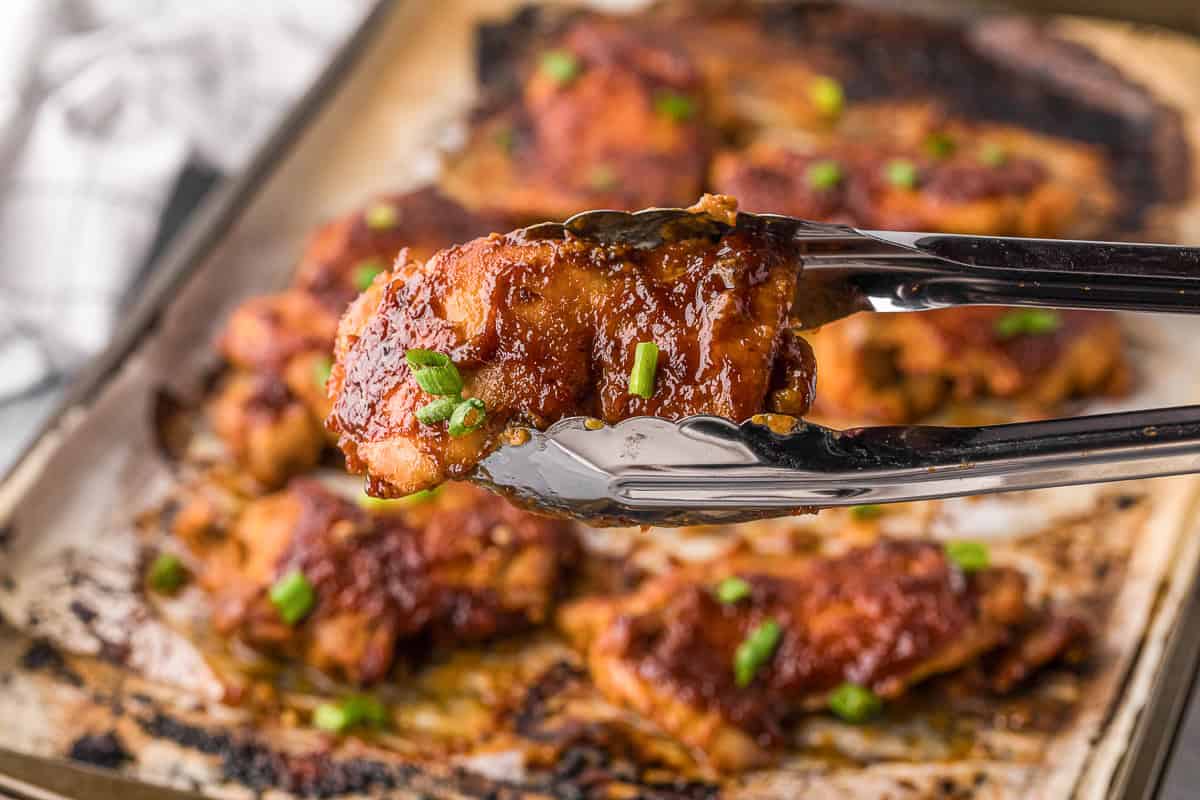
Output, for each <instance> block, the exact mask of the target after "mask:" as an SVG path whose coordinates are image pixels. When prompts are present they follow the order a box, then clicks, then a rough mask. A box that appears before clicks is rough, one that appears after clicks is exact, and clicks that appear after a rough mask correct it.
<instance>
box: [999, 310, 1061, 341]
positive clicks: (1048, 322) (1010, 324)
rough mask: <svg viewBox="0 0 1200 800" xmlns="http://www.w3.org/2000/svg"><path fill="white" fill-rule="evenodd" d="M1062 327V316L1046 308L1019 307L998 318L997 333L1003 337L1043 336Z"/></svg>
mask: <svg viewBox="0 0 1200 800" xmlns="http://www.w3.org/2000/svg"><path fill="white" fill-rule="evenodd" d="M1061 327H1062V316H1061V315H1059V313H1058V312H1057V311H1050V310H1049V309H1045V308H1018V309H1014V310H1013V311H1009V312H1008V313H1006V314H1005V315H1004V316H1002V317H1000V318H998V319H997V320H996V324H995V331H996V335H997V336H999V337H1000V338H1001V339H1012V338H1013V337H1014V336H1042V335H1044V334H1047V333H1054V332H1055V331H1056V330H1058V329H1059V328H1061Z"/></svg>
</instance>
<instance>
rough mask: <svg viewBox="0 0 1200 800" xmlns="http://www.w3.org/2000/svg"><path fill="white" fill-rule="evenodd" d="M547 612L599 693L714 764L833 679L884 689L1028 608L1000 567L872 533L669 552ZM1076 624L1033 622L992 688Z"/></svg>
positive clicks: (1000, 636) (1054, 647)
mask: <svg viewBox="0 0 1200 800" xmlns="http://www.w3.org/2000/svg"><path fill="white" fill-rule="evenodd" d="M727 580H728V581H732V582H736V584H735V585H736V588H738V589H739V590H740V591H739V592H737V593H736V595H735V594H730V593H728V592H727V590H728V586H729V584H728V583H726V581H727ZM559 621H560V625H561V626H562V628H563V629H564V631H565V632H566V633H567V635H568V636H569V637H570V638H572V639H573V640H574V641H575V643H576V644H577V646H579V647H580V649H581V650H582V651H583V653H584V657H585V659H586V661H587V666H588V670H589V672H590V674H591V677H592V679H593V680H594V681H595V682H596V685H597V687H598V688H599V689H600V691H601V692H603V693H604V694H605V695H606V696H607V697H609V698H610V699H612V700H614V701H615V702H618V703H620V704H622V705H625V706H629V707H632V708H633V709H635V710H636V711H638V712H639V713H640V714H643V715H645V716H646V717H647V718H649V719H653V720H655V721H657V723H658V724H659V725H660V726H661V727H662V728H664V729H665V730H666V732H667V733H668V734H670V735H672V736H674V737H677V738H678V739H680V740H681V741H683V742H685V743H686V744H688V745H690V746H691V747H693V748H695V749H696V750H697V751H698V752H699V753H700V754H702V757H703V759H704V760H706V761H708V762H709V763H710V764H712V765H713V766H715V767H717V768H719V769H745V768H748V767H752V766H755V765H762V764H765V763H768V762H769V761H770V759H771V753H772V750H773V749H774V748H776V747H779V746H780V745H781V744H783V737H784V731H785V728H784V723H785V721H786V720H788V719H789V718H790V717H792V716H794V715H795V714H797V713H800V712H805V711H814V710H820V709H824V708H826V707H827V706H828V705H829V704H830V699H831V695H832V693H834V692H835V691H837V690H838V689H839V687H842V686H844V685H845V684H847V683H850V684H853V685H854V686H855V687H858V688H859V689H861V690H863V691H865V692H870V693H871V694H872V695H874V696H875V697H878V698H882V699H883V700H887V699H890V698H895V697H897V696H898V695H900V694H902V693H903V692H904V691H905V690H906V689H907V688H908V687H909V686H911V685H912V684H914V683H917V682H919V681H921V680H923V679H925V678H928V677H930V676H932V675H936V674H938V673H943V672H948V671H951V670H954V669H958V668H960V667H962V666H964V665H967V664H970V663H972V662H975V661H976V660H977V659H978V658H979V656H981V655H982V654H984V653H987V652H988V651H992V650H995V649H997V648H999V647H1001V646H1002V645H1005V644H1008V643H1009V642H1011V641H1015V640H1017V638H1018V636H1017V633H1018V632H1019V631H1021V630H1023V629H1026V628H1028V627H1030V626H1031V624H1036V622H1037V616H1036V614H1035V611H1034V609H1032V608H1030V607H1029V605H1028V604H1027V601H1026V585H1025V578H1024V577H1023V576H1022V574H1021V573H1019V572H1017V571H1016V570H1014V569H1009V568H1005V567H988V568H984V569H981V570H978V571H972V572H966V571H964V570H963V569H961V568H960V567H959V566H958V565H957V564H956V563H955V562H954V561H953V560H951V559H950V558H949V557H948V556H947V555H946V553H945V552H944V550H943V547H942V546H941V545H940V544H937V543H934V542H928V541H907V540H882V541H879V542H877V543H875V544H872V545H869V546H864V547H860V548H857V549H854V550H851V551H849V552H847V553H845V554H844V555H841V556H834V557H802V556H791V557H783V558H778V557H771V558H767V557H762V556H756V557H743V558H740V559H738V558H732V559H725V560H721V561H717V562H713V563H706V564H700V565H696V566H692V567H683V568H680V569H678V570H676V571H674V572H669V573H667V574H665V575H663V576H660V577H658V578H655V579H652V580H650V581H648V582H647V583H645V584H643V586H642V587H641V588H639V589H638V590H637V591H636V592H634V593H633V594H630V595H625V596H620V597H615V598H589V599H584V600H580V601H578V602H576V603H574V604H572V605H570V606H567V607H566V608H564V609H563V610H562V612H560V620H559ZM1087 630H1088V629H1087V627H1086V625H1085V624H1084V623H1082V622H1081V621H1078V620H1075V621H1074V622H1072V623H1071V624H1063V625H1059V626H1056V627H1053V628H1051V627H1042V628H1041V629H1040V631H1041V632H1040V633H1039V634H1038V636H1037V639H1036V641H1034V642H1033V643H1032V644H1031V646H1030V647H1029V648H1027V650H1028V652H1025V653H1024V656H1025V659H1024V660H1022V655H1021V654H1020V652H1018V653H1017V654H1014V655H1013V656H1011V658H1012V659H1013V661H1012V663H1011V664H1010V666H1009V667H1008V671H1007V672H1005V674H1004V678H1003V680H1004V682H1003V684H1002V686H1001V687H1000V688H1005V689H1007V688H1011V687H1012V685H1014V684H1015V683H1016V679H1015V677H1016V676H1018V675H1020V676H1022V677H1023V676H1025V675H1028V674H1029V673H1030V672H1031V671H1032V670H1033V669H1035V668H1036V667H1037V666H1041V665H1042V664H1044V663H1046V662H1048V661H1050V660H1052V659H1054V658H1057V657H1058V656H1059V655H1061V654H1062V653H1063V652H1064V651H1065V650H1066V649H1068V648H1069V647H1079V646H1081V645H1082V643H1083V642H1085V641H1086V637H1087ZM767 631H769V632H770V634H771V635H770V636H766V637H765V640H764V632H767ZM748 647H749V648H750V649H751V650H754V651H755V652H754V655H755V656H756V658H755V659H753V660H752V663H750V664H749V665H747V664H746V663H745V662H746V661H747V658H746V657H745V653H744V652H743V651H745V650H746V649H747V648H748ZM1034 651H1036V652H1034ZM1030 659H1035V662H1034V663H1031V661H1030ZM747 666H749V667H750V668H749V669H747ZM843 691H845V690H844V689H843Z"/></svg>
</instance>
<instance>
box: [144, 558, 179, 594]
mask: <svg viewBox="0 0 1200 800" xmlns="http://www.w3.org/2000/svg"><path fill="white" fill-rule="evenodd" d="M187 578H188V572H187V567H185V566H184V565H183V562H182V561H180V560H179V556H176V555H172V554H171V553H159V555H158V557H157V558H155V559H154V561H153V562H152V563H151V564H150V569H148V570H147V571H146V582H147V583H149V584H150V588H151V589H153V590H154V591H156V592H161V593H162V594H174V593H175V592H177V591H179V589H180V588H181V587H182V586H183V584H185V583H186V582H187Z"/></svg>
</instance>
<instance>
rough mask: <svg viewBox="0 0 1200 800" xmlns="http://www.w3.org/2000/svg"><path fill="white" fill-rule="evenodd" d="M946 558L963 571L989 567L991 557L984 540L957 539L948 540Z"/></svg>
mask: <svg viewBox="0 0 1200 800" xmlns="http://www.w3.org/2000/svg"><path fill="white" fill-rule="evenodd" d="M945 550H946V558H948V559H950V560H951V561H953V562H954V564H955V565H956V566H957V567H958V568H959V569H960V570H962V571H963V572H979V571H980V570H983V569H987V567H988V563H989V562H990V561H991V559H990V558H989V556H988V549H987V545H986V544H984V543H983V542H968V541H956V542H946V545H945Z"/></svg>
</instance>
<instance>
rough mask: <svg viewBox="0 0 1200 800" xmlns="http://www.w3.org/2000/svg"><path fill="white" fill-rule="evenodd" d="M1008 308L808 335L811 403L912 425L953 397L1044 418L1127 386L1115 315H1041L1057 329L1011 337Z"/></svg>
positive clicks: (956, 311) (888, 319)
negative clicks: (813, 371) (815, 381)
mask: <svg viewBox="0 0 1200 800" xmlns="http://www.w3.org/2000/svg"><path fill="white" fill-rule="evenodd" d="M1022 313H1024V312H1022V311H1014V310H1012V309H1005V308H995V307H979V308H953V309H944V310H939V311H927V312H921V313H917V314H857V315H855V316H853V317H850V318H849V319H844V320H840V321H839V322H836V323H834V324H832V325H829V326H827V327H825V328H822V329H821V330H820V331H818V332H817V333H816V334H814V335H811V336H810V337H809V338H810V341H811V342H812V346H813V350H814V352H815V353H816V358H817V360H818V362H819V363H820V364H821V365H822V369H821V380H820V385H819V387H818V392H817V396H816V400H815V402H814V409H815V410H816V411H817V412H819V413H821V414H825V415H829V416H833V417H835V418H838V419H850V420H858V419H870V420H879V421H883V422H897V423H898V422H908V421H911V420H914V419H919V418H921V417H924V416H926V415H928V414H931V413H933V412H934V411H937V410H938V409H940V408H942V407H943V406H944V405H945V404H946V403H947V402H951V401H957V402H966V401H971V400H977V399H979V398H982V397H997V398H1005V399H1008V400H1011V401H1013V402H1014V403H1016V404H1017V405H1018V406H1019V407H1020V408H1021V410H1022V412H1023V413H1027V414H1032V415H1035V416H1036V415H1039V414H1042V413H1045V411H1046V410H1047V409H1053V408H1056V407H1058V406H1060V405H1061V404H1062V403H1063V402H1065V401H1068V400H1071V399H1073V398H1078V397H1091V396H1096V395H1119V394H1121V393H1123V392H1124V391H1126V390H1127V389H1128V387H1129V383H1130V374H1129V367H1128V365H1127V363H1126V361H1125V357H1124V354H1123V352H1122V334H1121V329H1120V326H1119V325H1118V324H1117V319H1116V317H1115V316H1113V315H1112V314H1106V313H1096V312H1087V311H1054V312H1039V313H1041V314H1043V318H1044V319H1049V320H1052V321H1053V322H1052V323H1051V324H1056V325H1057V327H1055V328H1054V329H1053V330H1047V331H1038V332H1022V333H1017V334H1015V335H1010V334H1007V333H1005V331H1004V321H1005V320H1006V318H1009V317H1010V316H1011V315H1013V314H1017V315H1020V314H1022Z"/></svg>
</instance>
